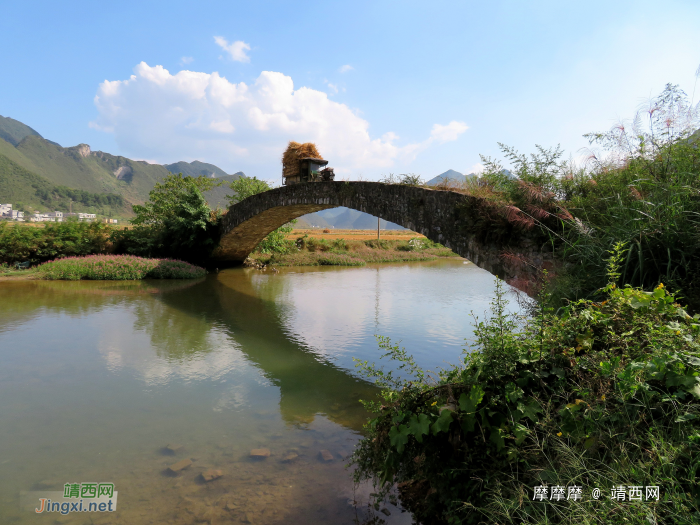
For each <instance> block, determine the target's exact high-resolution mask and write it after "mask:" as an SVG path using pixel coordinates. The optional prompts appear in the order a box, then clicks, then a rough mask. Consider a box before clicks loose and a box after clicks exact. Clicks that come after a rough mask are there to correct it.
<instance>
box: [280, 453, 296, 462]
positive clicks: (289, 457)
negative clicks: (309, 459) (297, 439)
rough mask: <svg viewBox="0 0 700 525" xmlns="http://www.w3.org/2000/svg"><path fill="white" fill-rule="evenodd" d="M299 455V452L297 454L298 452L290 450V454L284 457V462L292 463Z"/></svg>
mask: <svg viewBox="0 0 700 525" xmlns="http://www.w3.org/2000/svg"><path fill="white" fill-rule="evenodd" d="M298 457H299V454H297V453H296V452H290V453H289V454H286V455H285V456H284V457H283V458H282V462H283V463H291V462H292V461H294V460H295V459H297V458H298Z"/></svg>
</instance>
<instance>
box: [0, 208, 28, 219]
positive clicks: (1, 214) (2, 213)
mask: <svg viewBox="0 0 700 525" xmlns="http://www.w3.org/2000/svg"><path fill="white" fill-rule="evenodd" d="M0 218H2V219H6V220H11V221H18V222H24V212H23V211H19V210H13V209H12V204H0Z"/></svg>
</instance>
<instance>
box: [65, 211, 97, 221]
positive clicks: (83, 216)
mask: <svg viewBox="0 0 700 525" xmlns="http://www.w3.org/2000/svg"><path fill="white" fill-rule="evenodd" d="M65 216H66V217H78V220H79V221H80V222H83V221H94V220H95V219H97V214H95V213H66V214H65Z"/></svg>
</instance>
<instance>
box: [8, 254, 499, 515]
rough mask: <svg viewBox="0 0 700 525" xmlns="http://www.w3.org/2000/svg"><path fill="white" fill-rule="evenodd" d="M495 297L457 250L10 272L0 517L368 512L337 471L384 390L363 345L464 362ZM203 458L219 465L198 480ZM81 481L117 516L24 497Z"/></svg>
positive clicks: (373, 352)
mask: <svg viewBox="0 0 700 525" xmlns="http://www.w3.org/2000/svg"><path fill="white" fill-rule="evenodd" d="M493 292H494V279H493V276H491V275H490V274H488V273H487V272H485V271H483V270H480V269H479V268H477V267H475V266H474V265H472V264H470V263H467V262H466V261H463V260H461V259H456V260H455V259H447V260H445V259H443V260H438V261H432V262H423V263H410V264H401V265H389V264H384V265H375V266H367V267H363V268H332V267H321V268H316V267H314V268H293V269H284V270H280V271H279V273H272V272H264V273H263V272H260V271H257V270H252V269H243V268H237V269H230V270H225V271H221V272H220V273H218V274H210V275H208V276H207V277H206V278H204V279H201V280H199V281H196V282H191V281H128V282H118V281H81V282H64V281H17V282H11V281H9V282H2V283H0V400H1V402H0V523H17V524H25V523H27V524H29V523H31V524H34V523H43V524H48V523H54V520H55V519H58V521H57V523H62V524H63V523H65V524H75V525H82V524H84V523H90V524H95V525H107V524H128V525H145V524H160V523H163V524H165V523H168V524H182V525H185V524H187V525H189V524H192V523H211V524H223V523H251V524H273V523H286V524H297V523H299V524H306V523H314V524H316V523H318V524H322V523H329V524H330V523H333V524H343V523H348V524H349V523H353V522H355V520H359V521H360V522H362V521H365V520H367V519H368V518H369V517H371V516H370V514H371V512H370V510H369V509H367V506H366V502H367V495H368V493H369V491H370V487H367V486H360V487H357V488H354V487H353V483H352V475H351V472H350V470H348V469H347V468H346V466H345V465H346V464H347V457H348V455H349V454H351V453H352V450H353V447H354V445H355V443H356V442H357V441H358V439H359V438H360V436H361V432H362V425H363V423H364V422H365V421H366V417H367V413H366V412H365V411H364V409H363V408H362V406H361V405H360V403H359V400H360V399H370V398H372V397H373V396H376V394H377V388H376V387H375V386H374V385H373V384H371V383H369V382H367V381H366V380H364V379H363V378H362V377H361V376H360V375H359V374H358V373H357V371H356V369H355V366H354V362H353V357H355V358H359V359H362V360H369V361H378V360H379V356H380V355H381V352H380V350H379V349H378V346H377V342H376V339H375V334H379V335H384V336H388V337H391V338H392V340H394V341H396V342H398V341H402V342H401V345H402V346H404V347H406V349H407V350H408V351H409V352H410V353H412V354H413V355H414V356H415V358H416V360H417V362H418V363H419V364H420V365H422V366H424V367H428V368H431V369H436V368H438V367H441V366H445V365H446V364H447V363H456V362H458V361H459V360H460V358H461V354H462V350H463V348H464V344H465V338H467V337H469V336H470V335H471V331H472V325H473V319H472V317H471V315H470V312H472V311H473V312H474V313H475V314H478V315H479V316H480V317H483V313H484V311H485V310H487V308H488V303H489V301H490V300H491V299H492V297H493ZM167 445H179V446H180V448H177V449H176V450H174V451H172V450H167V449H166V448H165V447H166V446H167ZM173 448H176V447H173ZM252 449H267V450H269V452H270V455H269V457H262V458H252V457H251V456H250V453H251V450H252ZM321 451H327V453H326V459H324V458H323V456H322V452H321ZM328 453H330V456H329V455H328ZM263 454H266V452H265V451H263ZM183 459H190V460H191V461H192V464H191V466H189V467H188V468H185V469H184V470H181V471H179V472H177V473H176V474H174V473H172V472H171V471H169V470H168V467H169V466H170V465H172V464H174V463H176V462H178V461H180V460H183ZM209 469H215V470H220V471H221V474H222V476H221V477H220V478H218V479H215V480H212V481H209V482H205V481H204V479H203V478H202V476H201V474H202V473H204V472H205V471H207V470H209ZM88 482H90V483H103V482H104V483H107V482H109V483H114V488H115V490H116V491H117V492H118V494H119V497H118V508H117V510H116V512H113V513H93V512H91V513H89V514H87V513H82V514H67V515H65V516H62V515H60V514H56V513H54V514H52V515H46V513H43V514H37V513H33V512H29V511H27V510H21V509H20V508H19V503H18V502H19V494H20V492H21V491H39V492H40V491H63V488H64V485H65V484H66V483H88ZM37 506H38V501H37ZM383 509H384V512H383V513H381V514H378V516H379V517H381V518H382V519H383V520H385V521H386V522H387V523H410V522H411V519H410V516H409V515H408V513H405V512H402V511H401V509H399V508H397V507H394V506H393V505H390V504H387V505H386V506H385V507H383ZM380 510H381V509H380ZM368 513H370V514H368ZM387 513H389V515H386V514H387Z"/></svg>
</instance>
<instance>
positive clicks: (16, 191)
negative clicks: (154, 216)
mask: <svg viewBox="0 0 700 525" xmlns="http://www.w3.org/2000/svg"><path fill="white" fill-rule="evenodd" d="M0 202H2V203H11V204H12V205H13V207H14V208H15V209H20V210H27V211H29V210H36V211H53V210H60V211H66V212H67V211H69V210H72V211H75V212H77V211H91V212H94V213H100V214H102V215H123V214H124V213H125V212H128V211H129V210H128V209H126V202H125V201H124V199H123V198H122V197H121V196H120V195H116V194H113V193H108V194H105V193H90V192H87V191H83V190H75V189H72V188H67V187H65V186H56V185H55V184H52V183H51V182H50V181H48V180H46V179H45V178H44V177H41V176H40V175H37V174H35V173H32V172H31V171H29V170H27V169H25V168H23V167H22V166H20V165H19V164H17V163H16V162H13V161H12V160H10V159H8V158H7V157H6V156H4V155H0ZM129 209H130V207H129Z"/></svg>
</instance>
